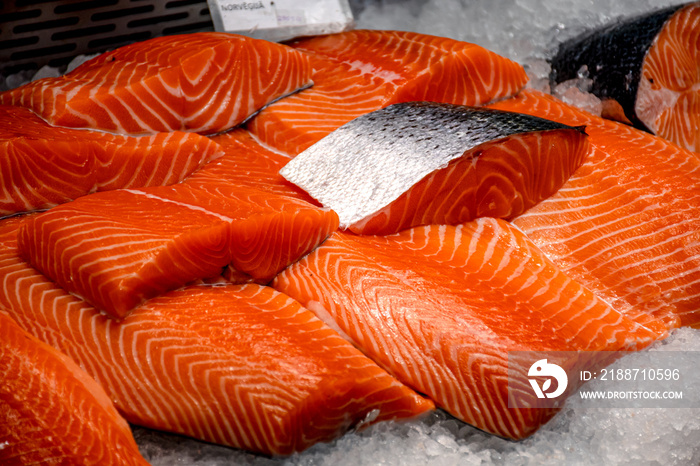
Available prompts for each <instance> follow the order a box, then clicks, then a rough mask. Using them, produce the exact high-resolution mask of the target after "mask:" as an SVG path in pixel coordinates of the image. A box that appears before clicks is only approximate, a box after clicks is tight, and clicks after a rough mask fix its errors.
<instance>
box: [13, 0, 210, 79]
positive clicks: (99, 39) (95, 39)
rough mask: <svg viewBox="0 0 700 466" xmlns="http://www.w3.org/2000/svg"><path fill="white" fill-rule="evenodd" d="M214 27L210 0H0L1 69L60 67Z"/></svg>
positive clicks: (14, 70) (17, 69)
mask: <svg viewBox="0 0 700 466" xmlns="http://www.w3.org/2000/svg"><path fill="white" fill-rule="evenodd" d="M213 30H214V26H213V24H212V21H211V16H210V15H209V8H208V7H207V2H206V0H173V1H157V0H16V1H2V0H0V73H2V74H10V73H14V72H16V71H19V70H23V69H38V68H40V67H42V66H44V65H50V66H56V67H60V66H62V65H65V64H67V63H68V62H70V60H71V59H72V58H73V57H75V56H76V55H82V54H93V53H98V52H104V51H105V50H110V49H114V48H117V47H120V46H122V45H126V44H130V43H132V42H137V41H142V40H146V39H150V38H152V37H156V36H161V35H170V34H183V33H189V32H197V31H213Z"/></svg>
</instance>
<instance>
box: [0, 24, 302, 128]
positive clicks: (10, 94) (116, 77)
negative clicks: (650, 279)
mask: <svg viewBox="0 0 700 466" xmlns="http://www.w3.org/2000/svg"><path fill="white" fill-rule="evenodd" d="M310 76H311V67H310V66H309V61H308V59H307V58H306V57H305V56H304V55H303V54H302V53H300V52H297V51H296V50H294V49H292V48H290V47H287V46H284V45H281V44H276V43H273V42H267V41H263V40H257V39H251V38H248V37H244V36H239V35H235V34H226V33H216V32H200V33H194V34H182V35H174V36H162V37H156V38H154V39H150V40H147V41H143V42H137V43H134V44H131V45H127V46H124V47H120V48H118V49H116V50H114V51H111V52H107V53H103V54H101V55H99V56H97V57H95V58H93V59H92V60H89V61H87V62H85V63H83V64H82V65H81V66H79V67H78V68H76V69H75V70H73V71H72V72H70V73H67V74H66V75H64V76H61V77H58V78H44V79H40V80H37V81H33V82H30V83H28V84H26V85H24V86H21V87H18V88H15V89H11V90H9V91H6V92H3V93H0V103H1V104H5V105H19V106H23V107H27V108H29V109H31V110H33V111H34V112H36V113H37V114H38V115H40V116H41V117H42V118H44V119H45V120H46V121H47V122H49V123H51V124H53V125H57V126H67V127H71V128H93V129H100V130H104V131H109V132H113V133H119V134H136V135H138V134H152V133H154V132H161V131H176V130H182V131H190V132H196V133H201V134H212V133H217V132H220V131H225V130H228V129H230V128H232V127H234V126H236V125H238V124H240V123H242V122H243V121H245V120H246V119H247V118H249V117H250V116H251V115H252V114H253V113H255V112H257V111H258V110H260V109H261V108H262V107H264V106H265V105H267V104H269V103H270V102H272V101H274V100H276V99H278V98H280V97H283V96H285V95H288V94H290V93H292V92H294V91H296V90H298V89H301V88H303V87H307V86H308V85H310V84H311V79H310Z"/></svg>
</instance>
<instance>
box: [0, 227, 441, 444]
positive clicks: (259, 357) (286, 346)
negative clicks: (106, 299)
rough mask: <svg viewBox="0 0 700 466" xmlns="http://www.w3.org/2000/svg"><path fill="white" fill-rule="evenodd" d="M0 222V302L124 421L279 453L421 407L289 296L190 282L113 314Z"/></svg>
mask: <svg viewBox="0 0 700 466" xmlns="http://www.w3.org/2000/svg"><path fill="white" fill-rule="evenodd" d="M23 221H25V220H24V219H21V218H11V219H6V220H4V221H3V222H2V223H0V277H2V287H0V305H2V306H5V307H6V308H7V310H8V312H9V313H10V314H11V316H12V317H13V318H14V319H15V320H16V321H17V322H18V323H19V325H20V326H21V327H22V328H24V329H25V330H26V331H27V332H29V333H31V334H33V335H36V336H37V337H38V338H41V339H42V340H44V341H45V342H46V343H48V344H50V345H52V346H54V347H55V348H57V349H60V350H61V351H64V352H65V353H66V354H67V355H69V356H70V357H71V358H73V360H75V361H76V362H77V363H78V364H80V365H81V366H82V367H84V368H85V370H86V371H87V372H88V373H89V374H90V375H91V376H93V377H94V378H95V379H96V380H97V381H98V382H99V383H100V384H101V385H102V386H103V387H104V389H105V391H106V392H107V393H108V394H109V396H110V397H111V398H112V399H113V400H114V401H115V403H116V406H117V408H118V409H119V410H120V412H121V413H122V414H123V415H124V417H125V418H126V419H127V420H128V421H129V422H131V423H134V424H137V425H141V426H145V427H150V428H154V429H159V430H165V431H171V432H176V433H179V434H183V435H187V436H191V437H195V438H198V439H201V440H205V441H208V442H214V443H220V444H224V445H229V446H234V447H237V448H243V449H247V450H251V451H256V452H262V453H266V454H274V455H285V454H290V453H292V452H295V451H300V450H303V449H304V448H307V447H309V446H311V445H313V444H314V443H316V442H321V441H328V440H331V439H333V438H335V437H337V436H339V435H341V434H342V433H343V432H345V431H346V430H347V429H349V428H352V427H361V426H364V425H368V424H371V423H374V422H379V421H384V420H391V419H405V418H412V417H414V416H417V415H420V414H421V413H424V412H426V411H428V410H431V409H433V407H434V405H433V403H432V402H430V401H429V400H426V399H425V398H423V397H421V396H419V395H417V394H416V393H415V392H413V391H412V390H410V389H408V388H407V387H405V386H404V385H402V384H400V383H399V382H397V381H396V379H394V378H393V377H391V376H389V375H388V374H387V373H386V372H385V371H383V370H382V369H380V368H379V367H378V366H377V365H376V364H374V363H373V362H372V361H371V360H370V359H368V358H367V357H365V356H364V355H362V353H360V352H359V351H358V350H357V349H355V348H354V347H353V346H352V345H350V344H349V343H348V342H346V341H345V340H343V339H342V338H341V337H340V336H338V334H337V333H336V332H335V331H334V330H332V329H331V328H329V327H328V326H327V325H325V324H324V323H323V322H322V321H320V320H319V319H318V318H316V317H315V316H314V315H313V313H312V312H310V311H309V310H307V309H305V308H303V307H301V306H300V305H299V303H298V302H296V301H294V300H293V299H291V298H289V297H288V296H285V295H284V294H282V293H279V292H277V291H275V290H274V289H272V288H270V287H266V286H261V285H256V284H247V285H231V284H229V285H223V286H191V287H188V288H183V289H180V290H176V291H172V292H170V293H167V294H165V295H163V296H160V297H157V298H155V299H152V300H150V301H148V302H147V303H146V304H145V305H143V306H142V307H139V308H138V309H136V310H135V311H134V312H133V313H131V314H130V315H129V316H128V317H126V318H125V319H124V320H123V321H121V322H117V321H115V320H114V319H111V318H109V317H107V316H106V315H104V314H102V313H100V312H98V311H97V310H96V309H94V308H93V307H91V306H89V305H88V304H86V303H85V302H84V301H81V300H80V299H78V298H76V297H75V296H73V295H70V294H68V293H66V292H65V291H63V290H62V289H61V288H59V287H57V286H56V285H54V284H53V283H52V282H50V281H49V280H47V279H46V278H45V277H44V276H43V275H41V274H39V273H38V272H37V271H36V270H34V269H33V268H32V267H31V266H30V265H29V264H27V263H26V262H24V261H22V260H21V259H20V258H19V256H18V251H17V245H16V239H15V237H16V233H17V228H18V226H19V225H20V223H21V222H23Z"/></svg>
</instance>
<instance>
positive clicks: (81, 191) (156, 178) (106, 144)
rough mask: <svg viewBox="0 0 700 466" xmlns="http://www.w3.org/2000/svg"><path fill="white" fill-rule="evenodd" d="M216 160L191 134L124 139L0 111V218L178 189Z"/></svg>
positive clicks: (210, 145)
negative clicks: (115, 194)
mask: <svg viewBox="0 0 700 466" xmlns="http://www.w3.org/2000/svg"><path fill="white" fill-rule="evenodd" d="M221 155H223V151H222V150H221V148H220V147H219V145H218V144H216V143H214V142H212V141H211V140H210V139H208V138H206V137H204V136H200V135H198V134H192V133H185V132H181V131H173V132H169V133H158V134H155V135H152V136H141V137H130V136H121V135H113V134H108V133H104V132H98V131H85V130H75V129H70V128H58V127H53V126H50V125H48V124H47V123H46V122H44V121H43V120H42V119H41V118H39V117H38V116H36V115H35V114H34V113H32V112H31V111H29V110H27V109H25V108H22V107H11V106H4V105H0V192H2V193H3V197H2V199H0V216H4V215H11V214H15V213H19V212H28V211H32V210H41V209H48V208H50V207H53V206H55V205H58V204H61V203H64V202H68V201H70V200H72V199H75V198H78V197H80V196H83V195H85V194H89V193H92V192H95V191H107V190H112V189H118V188H141V187H146V186H161V185H170V184H175V183H179V182H180V181H182V180H184V179H185V178H186V177H187V176H189V175H190V174H192V173H193V172H194V171H196V170H197V169H198V168H200V167H201V166H203V165H204V164H205V163H206V162H209V161H211V160H213V159H215V158H217V157H220V156H221Z"/></svg>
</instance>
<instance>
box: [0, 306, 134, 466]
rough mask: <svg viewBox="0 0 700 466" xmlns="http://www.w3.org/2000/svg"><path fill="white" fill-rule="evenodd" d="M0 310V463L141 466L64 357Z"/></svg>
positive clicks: (119, 424) (114, 420)
mask: <svg viewBox="0 0 700 466" xmlns="http://www.w3.org/2000/svg"><path fill="white" fill-rule="evenodd" d="M3 309H4V308H3V306H0V445H1V446H2V447H0V463H2V464H3V465H5V466H11V465H18V466H19V465H26V464H95V465H96V464H100V465H114V466H125V465H143V466H147V465H148V463H147V462H146V461H145V460H144V459H143V458H142V457H141V455H140V453H139V449H138V446H137V445H136V442H135V441H134V438H133V436H132V435H131V430H130V429H129V425H128V424H127V423H126V421H125V420H124V418H122V417H121V416H120V415H119V413H118V412H117V410H116V409H115V408H114V405H113V404H112V401H111V400H110V399H109V397H108V396H107V394H106V393H105V391H104V390H103V389H102V387H100V386H99V385H98V384H97V382H95V381H94V380H93V379H92V378H91V377H90V376H89V375H88V374H86V373H85V371H83V370H82V369H81V368H80V367H78V366H77V365H76V364H75V363H74V362H73V361H72V360H71V359H70V358H68V357H67V356H65V355H64V354H62V353H61V352H59V351H57V350H56V349H54V348H53V347H51V346H49V345H47V344H45V343H42V342H41V341H39V340H37V339H36V338H34V337H33V336H31V335H29V334H28V333H27V332H25V331H24V330H22V329H21V328H20V327H19V326H18V325H17V324H16V323H15V322H14V321H13V320H12V319H11V318H10V317H9V316H8V315H7V314H5V313H4V312H3Z"/></svg>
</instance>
